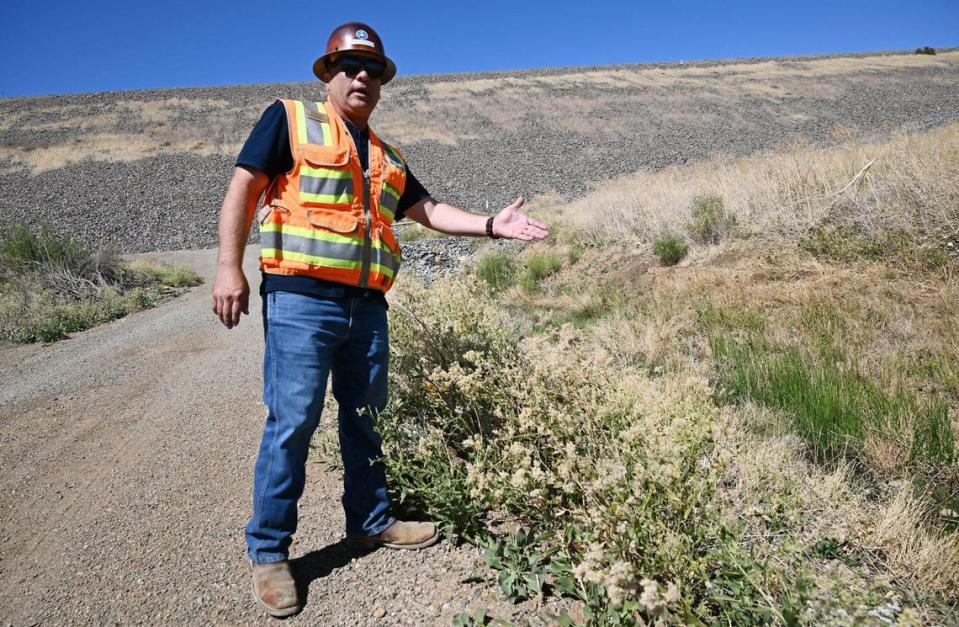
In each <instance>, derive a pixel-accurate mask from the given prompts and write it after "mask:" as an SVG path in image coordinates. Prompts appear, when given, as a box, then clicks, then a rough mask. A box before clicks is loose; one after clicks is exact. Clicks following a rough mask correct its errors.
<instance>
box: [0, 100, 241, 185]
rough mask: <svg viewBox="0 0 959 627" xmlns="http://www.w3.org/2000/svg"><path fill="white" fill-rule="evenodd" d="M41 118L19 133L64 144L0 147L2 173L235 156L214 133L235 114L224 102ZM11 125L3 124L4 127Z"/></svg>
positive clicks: (232, 146) (164, 103) (52, 110)
mask: <svg viewBox="0 0 959 627" xmlns="http://www.w3.org/2000/svg"><path fill="white" fill-rule="evenodd" d="M198 112H203V115H204V123H203V124H192V123H184V122H182V121H180V120H178V117H179V116H188V117H186V119H190V117H192V116H195V115H196V114H197V113H198ZM42 113H44V115H38V114H37V113H36V112H34V113H33V114H31V117H33V118H34V119H42V120H44V121H43V122H36V123H32V124H26V125H23V129H22V130H24V131H31V130H36V131H51V130H52V131H61V132H62V133H63V136H64V137H65V138H67V139H65V140H64V141H61V142H59V143H53V144H49V145H41V146H28V147H23V146H16V145H4V146H0V161H6V162H7V164H8V166H7V170H16V169H18V168H24V167H25V168H27V169H28V170H29V171H30V172H31V173H32V174H38V173H40V172H45V171H48V170H53V169H56V168H61V167H64V166H67V165H70V164H73V163H80V162H84V161H135V160H137V159H143V158H146V157H152V156H156V155H157V154H168V153H172V152H189V153H193V154H199V155H204V156H209V155H235V154H236V153H237V152H238V151H239V149H240V146H241V145H242V144H241V143H240V142H238V141H235V140H234V139H233V138H232V137H231V138H227V137H226V135H225V134H224V133H223V132H222V130H217V129H223V128H229V127H230V126H231V125H232V124H233V123H235V120H236V117H237V114H238V112H237V111H236V110H234V109H233V108H232V107H231V106H230V104H229V103H228V102H227V101H225V100H214V99H208V100H189V99H186V98H167V99H164V100H157V101H142V100H121V101H119V102H117V103H116V107H115V109H114V110H112V111H109V112H105V113H95V114H93V113H88V112H87V111H85V110H84V108H83V107H78V106H51V107H49V108H48V109H47V110H46V111H43V112H42ZM12 117H13V116H12ZM19 117H21V118H22V117H23V116H19ZM13 123H14V122H12V121H10V120H5V121H4V124H6V125H8V126H9V125H11V124H13ZM123 128H131V129H137V128H140V129H143V131H132V130H131V131H125V130H122V129H123Z"/></svg>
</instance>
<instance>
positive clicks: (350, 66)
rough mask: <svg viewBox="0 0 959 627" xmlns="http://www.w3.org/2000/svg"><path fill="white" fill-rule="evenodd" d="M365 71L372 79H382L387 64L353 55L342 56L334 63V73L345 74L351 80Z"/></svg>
mask: <svg viewBox="0 0 959 627" xmlns="http://www.w3.org/2000/svg"><path fill="white" fill-rule="evenodd" d="M363 70H366V74H367V75H368V76H369V77H370V78H382V77H383V72H385V71H386V64H385V63H383V62H382V61H379V60H378V59H369V58H367V57H355V56H352V55H346V56H342V57H340V58H338V59H336V61H334V62H333V73H334V74H336V73H338V72H343V73H344V74H346V75H347V76H349V77H350V78H353V77H354V76H356V75H357V74H359V73H360V72H362V71H363Z"/></svg>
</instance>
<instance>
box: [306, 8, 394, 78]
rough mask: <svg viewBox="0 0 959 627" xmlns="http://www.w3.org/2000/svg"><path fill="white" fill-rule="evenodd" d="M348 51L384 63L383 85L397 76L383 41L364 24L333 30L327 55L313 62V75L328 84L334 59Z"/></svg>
mask: <svg viewBox="0 0 959 627" xmlns="http://www.w3.org/2000/svg"><path fill="white" fill-rule="evenodd" d="M347 51H352V52H354V53H357V54H361V55H362V56H367V57H372V58H375V59H378V60H380V61H382V62H383V65H384V66H385V67H384V71H383V76H382V78H381V79H380V81H381V83H382V84H383V85H385V84H386V83H388V82H390V80H391V79H392V78H393V77H394V76H395V75H396V64H395V63H393V61H392V60H391V59H390V58H389V57H387V56H386V50H385V49H384V48H383V40H382V39H380V36H379V35H378V34H376V31H375V30H373V29H372V28H371V27H370V26H369V25H367V24H363V23H362V22H349V23H347V24H341V25H340V26H337V27H336V28H334V29H333V32H332V33H331V34H330V38H329V40H328V41H327V42H326V53H324V54H323V56H321V57H320V58H318V59H317V60H316V61H314V62H313V73H314V74H315V75H316V77H317V78H319V79H320V80H321V81H323V82H324V83H328V82H329V81H330V79H331V78H333V75H332V74H331V65H332V61H333V59H334V57H335V56H336V55H337V54H340V53H343V52H347Z"/></svg>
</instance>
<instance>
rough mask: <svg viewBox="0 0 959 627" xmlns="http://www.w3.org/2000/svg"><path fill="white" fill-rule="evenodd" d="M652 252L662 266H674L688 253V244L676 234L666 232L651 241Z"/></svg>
mask: <svg viewBox="0 0 959 627" xmlns="http://www.w3.org/2000/svg"><path fill="white" fill-rule="evenodd" d="M653 253H654V254H655V255H656V256H657V257H659V261H660V262H661V263H662V264H663V265H664V266H675V265H676V264H677V263H679V262H680V261H682V260H683V259H684V258H685V257H686V255H687V254H688V253H689V246H687V245H686V242H684V241H683V239H682V238H681V237H679V236H678V235H674V234H672V233H666V234H665V235H661V236H659V237H657V238H656V239H655V240H654V241H653Z"/></svg>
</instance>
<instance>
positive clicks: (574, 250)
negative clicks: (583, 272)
mask: <svg viewBox="0 0 959 627" xmlns="http://www.w3.org/2000/svg"><path fill="white" fill-rule="evenodd" d="M583 248H584V247H583V245H582V244H579V243H576V244H571V245H570V247H569V249H567V251H566V261H567V262H568V263H569V265H571V266H572V265H575V264H576V262H577V261H579V258H580V257H582V256H583Z"/></svg>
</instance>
